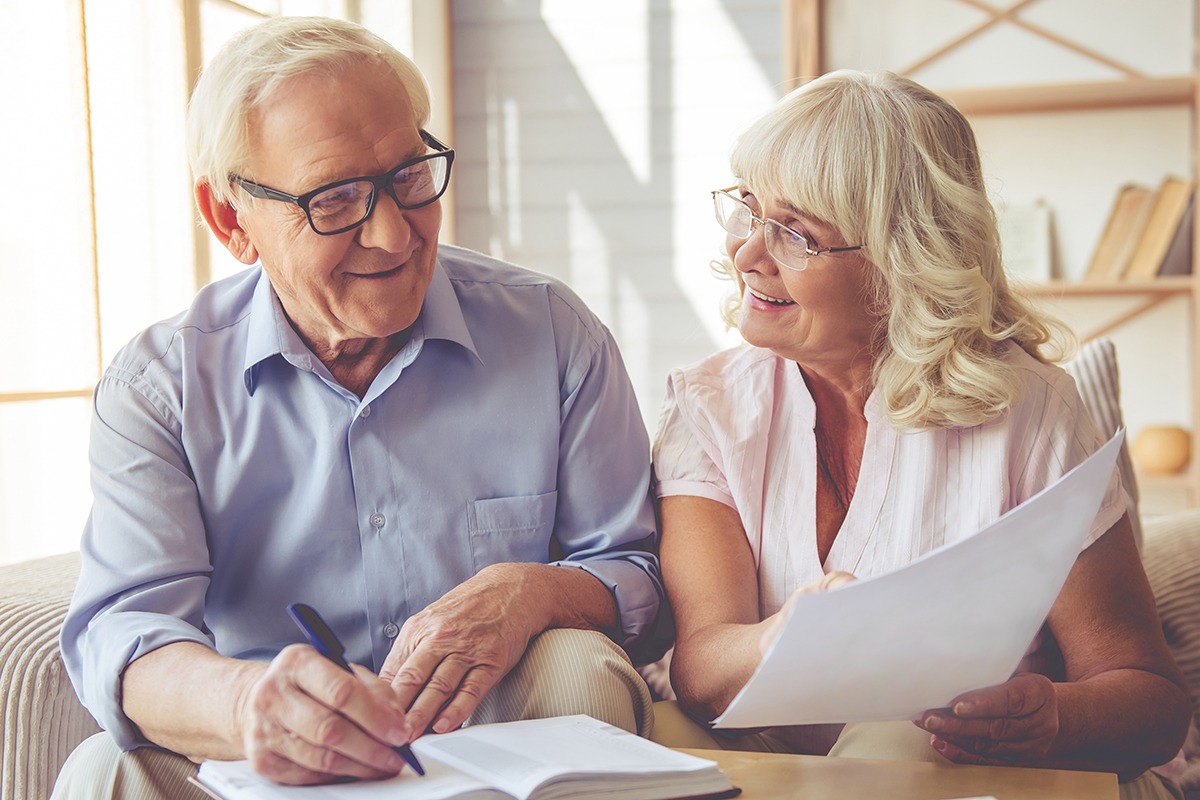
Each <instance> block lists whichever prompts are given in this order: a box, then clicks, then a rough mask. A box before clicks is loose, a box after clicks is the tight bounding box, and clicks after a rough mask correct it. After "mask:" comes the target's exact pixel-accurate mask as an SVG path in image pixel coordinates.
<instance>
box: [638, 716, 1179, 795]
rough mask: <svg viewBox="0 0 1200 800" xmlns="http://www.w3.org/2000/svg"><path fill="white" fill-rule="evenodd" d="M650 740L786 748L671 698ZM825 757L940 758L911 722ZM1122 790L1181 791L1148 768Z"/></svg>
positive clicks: (874, 728)
mask: <svg viewBox="0 0 1200 800" xmlns="http://www.w3.org/2000/svg"><path fill="white" fill-rule="evenodd" d="M650 738H651V739H653V740H654V741H656V742H658V743H659V744H663V745H666V746H667V747H692V748H707V749H714V750H753V751H756V752H769V753H778V752H787V750H786V749H785V746H784V745H783V744H782V743H781V742H780V741H779V740H778V739H775V738H773V737H771V736H770V734H749V735H747V736H741V737H736V738H734V737H730V736H724V735H721V734H720V733H719V732H715V731H712V730H709V729H708V728H706V727H704V726H703V725H700V724H699V723H697V722H695V721H693V720H692V719H691V717H689V716H687V715H686V714H684V713H683V711H682V710H681V709H680V708H679V706H678V704H677V703H675V702H674V701H664V702H659V703H655V704H654V730H653V732H652V733H651V735H650ZM829 755H830V756H836V757H839V758H870V759H878V760H883V761H928V762H933V763H937V762H939V761H942V760H943V759H942V757H941V756H939V755H938V754H937V751H935V750H934V749H933V748H932V747H930V746H929V734H928V733H926V732H925V731H923V730H921V729H920V728H918V727H917V726H916V725H913V724H912V723H911V722H868V723H858V724H855V725H847V726H846V727H845V728H843V729H842V733H841V735H840V736H838V737H837V741H836V742H835V743H834V745H833V748H832V749H831V750H830V751H829ZM1120 790H1121V800H1183V793H1182V792H1180V791H1179V790H1178V789H1177V788H1176V787H1175V786H1174V785H1173V784H1172V785H1167V783H1166V782H1164V781H1162V780H1160V779H1159V777H1158V776H1157V775H1155V774H1154V773H1152V772H1145V773H1143V774H1142V775H1141V776H1139V777H1138V778H1137V779H1136V780H1132V781H1130V782H1128V783H1122V784H1120Z"/></svg>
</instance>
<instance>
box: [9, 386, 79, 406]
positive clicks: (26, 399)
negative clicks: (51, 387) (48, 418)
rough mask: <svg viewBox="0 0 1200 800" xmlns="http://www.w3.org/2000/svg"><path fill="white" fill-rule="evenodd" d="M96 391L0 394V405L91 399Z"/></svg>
mask: <svg viewBox="0 0 1200 800" xmlns="http://www.w3.org/2000/svg"><path fill="white" fill-rule="evenodd" d="M95 391H96V390H95V389H94V388H88V389H62V390H58V391H42V392H0V403H31V402H34V401H35V400H67V399H70V398H73V397H91V396H92V394H93V393H94V392H95Z"/></svg>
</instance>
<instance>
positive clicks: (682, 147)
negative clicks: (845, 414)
mask: <svg viewBox="0 0 1200 800" xmlns="http://www.w3.org/2000/svg"><path fill="white" fill-rule="evenodd" d="M688 11H689V13H687V14H677V15H675V17H674V19H673V27H674V29H673V31H672V37H671V38H672V40H673V42H674V43H675V47H676V50H677V55H676V59H677V63H678V67H677V68H676V69H675V70H674V73H673V75H674V83H673V90H672V95H673V97H674V98H675V99H676V104H677V112H676V113H677V116H676V120H675V125H674V129H673V132H674V136H673V140H672V152H673V154H674V158H675V163H676V168H675V170H674V187H673V194H674V196H675V198H676V203H675V207H674V216H675V259H674V265H673V268H674V272H675V277H676V280H677V281H678V283H679V285H680V286H681V287H682V288H683V290H684V292H685V293H686V294H687V298H688V301H689V302H690V303H691V306H692V308H693V309H694V310H695V312H696V316H697V317H698V318H699V319H700V320H701V322H702V323H703V324H704V327H705V331H706V332H707V333H708V335H709V337H710V338H711V339H712V341H713V343H714V349H715V348H716V347H731V346H733V345H734V344H737V343H738V342H740V341H741V337H740V336H739V335H738V334H737V333H736V332H735V331H727V330H726V329H725V323H724V322H723V321H722V320H721V318H720V314H719V313H718V309H719V308H720V304H721V299H722V298H723V297H724V296H725V295H726V294H727V293H728V292H729V291H731V285H730V284H729V283H727V282H725V281H718V280H715V279H713V278H712V277H711V275H710V271H709V262H711V261H712V260H713V259H714V258H720V257H721V256H722V254H723V252H724V240H725V237H724V233H723V232H722V231H721V229H720V228H719V227H718V226H717V223H716V220H715V219H714V218H713V207H712V196H711V194H710V192H711V191H712V190H713V189H722V188H724V187H726V186H729V185H731V184H732V183H734V182H735V178H734V177H733V175H732V173H731V172H730V169H729V152H730V150H731V149H732V147H733V143H734V141H735V139H736V138H737V134H738V131H740V130H741V129H742V128H744V127H745V126H746V125H747V124H748V123H749V122H750V121H751V120H752V119H754V118H755V117H757V116H758V115H759V114H762V113H763V112H764V111H766V110H767V108H768V107H770V106H771V104H773V103H774V102H775V101H776V100H777V99H779V85H778V81H779V74H778V72H772V73H765V72H764V71H763V70H762V68H761V66H760V64H759V61H758V60H757V59H756V58H755V53H754V51H753V50H752V49H751V43H749V42H747V41H746V39H745V38H744V37H742V36H741V35H739V33H738V30H737V25H736V22H735V20H734V19H733V17H732V15H731V13H730V11H729V10H728V8H726V6H725V5H723V4H722V3H719V2H705V3H703V4H700V3H696V4H689V5H688Z"/></svg>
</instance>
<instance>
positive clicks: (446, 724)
mask: <svg viewBox="0 0 1200 800" xmlns="http://www.w3.org/2000/svg"><path fill="white" fill-rule="evenodd" d="M448 730H450V721H449V720H448V719H446V718H445V717H442V718H441V719H439V720H438V721H437V722H435V723H433V732H434V733H445V732H446V731H448Z"/></svg>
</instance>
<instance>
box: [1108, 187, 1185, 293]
mask: <svg viewBox="0 0 1200 800" xmlns="http://www.w3.org/2000/svg"><path fill="white" fill-rule="evenodd" d="M1192 189H1193V182H1192V181H1191V180H1189V179H1187V178H1179V177H1176V176H1174V175H1168V176H1167V177H1166V178H1164V179H1163V182H1162V184H1161V185H1160V186H1159V187H1158V191H1156V192H1155V193H1154V203H1153V204H1152V206H1151V210H1150V214H1149V216H1148V217H1147V219H1146V224H1145V226H1144V227H1143V229H1142V232H1141V235H1140V236H1139V237H1138V240H1137V244H1136V245H1135V246H1134V248H1133V253H1132V254H1131V255H1130V257H1129V264H1128V266H1127V267H1126V268H1125V273H1124V275H1123V277H1124V278H1125V280H1132V281H1137V280H1147V279H1150V278H1153V277H1155V276H1156V275H1158V274H1159V271H1160V268H1161V266H1162V263H1163V259H1164V258H1165V256H1166V255H1167V251H1168V250H1169V249H1170V247H1171V241H1172V239H1173V238H1174V237H1175V232H1176V230H1178V229H1179V225H1180V223H1181V222H1182V221H1183V217H1184V214H1185V213H1186V212H1187V208H1188V203H1189V201H1190V200H1191V197H1192Z"/></svg>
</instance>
